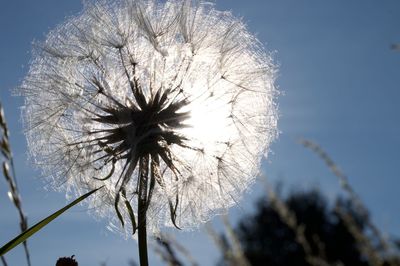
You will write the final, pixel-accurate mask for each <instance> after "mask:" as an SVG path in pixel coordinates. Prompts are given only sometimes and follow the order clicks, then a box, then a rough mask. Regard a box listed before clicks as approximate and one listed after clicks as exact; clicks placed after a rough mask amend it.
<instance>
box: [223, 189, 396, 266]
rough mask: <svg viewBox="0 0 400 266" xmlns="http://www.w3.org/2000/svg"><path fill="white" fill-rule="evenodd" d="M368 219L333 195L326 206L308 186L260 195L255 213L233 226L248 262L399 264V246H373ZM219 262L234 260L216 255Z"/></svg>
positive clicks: (285, 265)
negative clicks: (388, 248)
mask: <svg viewBox="0 0 400 266" xmlns="http://www.w3.org/2000/svg"><path fill="white" fill-rule="evenodd" d="M277 202H281V203H283V204H277ZM282 206H284V207H282ZM279 208H281V209H279ZM282 208H286V209H285V210H282ZM284 213H286V214H287V215H284ZM288 214H290V215H288ZM290 219H292V220H294V221H290ZM368 220H369V217H362V216H361V215H359V213H358V210H357V208H355V207H354V204H353V203H352V201H351V200H347V199H343V198H338V199H337V200H336V202H335V203H334V204H333V205H332V206H331V205H330V204H328V203H327V201H326V199H325V198H324V197H323V196H322V195H321V193H320V192H318V191H315V190H313V191H308V192H296V193H293V194H291V195H289V196H288V197H286V198H285V199H281V197H275V198H271V197H270V199H269V200H266V199H265V198H262V199H261V200H260V201H259V202H258V204H257V211H256V213H255V214H253V215H251V216H249V217H243V218H242V220H241V222H240V223H239V225H238V226H237V228H236V230H235V231H236V234H237V237H238V239H239V241H240V243H241V245H242V248H243V252H244V254H245V256H246V257H247V259H248V261H249V263H250V264H251V265H271V266H275V265H276V266H278V265H282V266H290V265H296V266H302V265H351V266H367V265H400V257H399V253H398V250H392V251H391V252H387V251H386V250H385V249H384V248H383V247H382V246H380V245H378V244H377V243H379V241H377V240H376V239H374V237H373V236H372V234H370V232H369V229H368V227H367V225H368V222H369V221H368ZM294 223H296V224H297V229H299V230H300V231H301V233H300V234H302V235H303V236H304V239H303V240H300V241H299V232H296V230H297V229H295V228H293V224H294ZM294 229H295V230H294ZM220 265H234V262H232V261H227V260H226V259H225V260H224V259H221V262H220Z"/></svg>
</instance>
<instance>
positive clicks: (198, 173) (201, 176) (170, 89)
mask: <svg viewBox="0 0 400 266" xmlns="http://www.w3.org/2000/svg"><path fill="white" fill-rule="evenodd" d="M275 76H276V68H275V66H274V64H273V60H272V59H271V57H270V55H269V54H267V53H266V52H265V51H264V50H263V48H262V46H261V45H260V44H259V42H258V41H257V40H256V39H255V37H254V36H252V35H251V34H250V33H249V32H248V31H247V29H246V27H245V25H244V24H243V23H242V22H241V21H240V20H239V19H237V18H235V17H234V16H232V14H231V13H229V12H221V11H217V10H215V9H214V7H213V5H212V4H210V3H207V2H202V1H190V0H168V1H165V2H164V3H157V2H155V1H138V0H137V1H135V0H124V1H123V0H117V1H100V2H94V1H93V2H90V1H89V2H87V3H86V6H85V8H84V10H83V11H82V12H81V14H79V15H78V16H76V17H74V18H70V19H69V20H67V21H66V22H65V23H63V24H61V25H60V26H58V27H57V28H56V29H55V30H53V31H51V32H50V33H49V34H48V36H47V39H46V40H45V41H44V42H43V43H41V44H39V48H38V49H36V50H35V54H34V58H33V60H32V62H31V64H30V70H29V73H28V74H27V76H26V77H25V79H24V81H23V84H22V85H21V87H20V88H19V91H20V93H21V94H22V95H24V96H25V108H24V121H25V126H26V129H27V139H28V146H29V150H30V154H31V155H32V158H33V160H34V161H35V163H36V164H37V165H39V166H40V168H41V169H42V170H43V175H44V176H45V177H46V180H48V182H49V184H50V185H51V186H52V187H53V188H55V189H58V190H65V191H66V192H67V195H70V196H75V195H77V194H82V193H83V192H85V191H87V190H89V189H94V188H97V187H99V186H102V185H105V188H104V189H102V190H100V191H98V192H97V193H96V194H95V195H93V196H92V197H91V198H90V199H89V203H88V204H89V207H90V208H91V209H92V210H93V212H95V213H96V214H98V215H99V216H101V217H108V218H109V219H110V223H111V224H110V226H109V227H108V228H113V229H114V230H115V229H116V228H119V229H121V226H119V222H118V218H116V215H115V208H117V209H118V207H119V210H120V214H121V216H122V217H123V220H126V221H128V220H129V215H130V214H129V211H128V210H127V208H125V207H126V206H125V205H124V202H129V204H130V205H131V206H132V209H133V212H134V213H133V214H134V215H137V207H138V206H137V205H138V203H137V198H138V197H140V196H138V186H139V176H140V167H139V166H138V165H139V164H140V162H141V160H142V159H143V158H148V161H147V164H146V168H147V169H150V170H151V172H152V173H153V175H151V176H150V175H149V180H148V183H149V188H148V190H146V194H147V197H148V198H149V199H150V198H151V201H149V205H148V209H147V220H148V226H149V229H150V230H151V231H153V232H157V231H158V230H159V229H160V228H162V227H164V226H172V225H173V224H175V225H179V227H181V228H183V229H189V228H193V227H195V226H197V225H199V224H200V223H202V222H206V221H208V220H209V219H210V217H212V216H213V215H214V214H216V213H221V212H223V211H224V210H226V209H227V208H229V207H230V206H232V205H233V204H235V203H237V202H238V201H239V200H240V197H241V195H242V194H243V192H244V191H245V190H246V189H248V188H249V186H250V185H251V183H252V182H253V181H254V179H255V177H256V175H257V173H258V171H259V167H260V161H261V158H262V156H263V155H264V154H266V153H267V152H268V147H269V145H270V143H271V142H272V141H273V140H274V139H275V137H276V135H277V129H276V128H277V110H276V109H277V108H276V104H275V102H274V101H275V96H276V94H277V92H276V90H275V86H274V80H275ZM146 182H147V181H146ZM152 182H153V185H152ZM171 217H172V219H171ZM130 226H131V227H132V225H130ZM130 226H129V224H127V225H126V227H125V230H128V231H129V230H131V229H132V228H130Z"/></svg>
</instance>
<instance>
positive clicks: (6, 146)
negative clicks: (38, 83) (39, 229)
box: [0, 103, 31, 266]
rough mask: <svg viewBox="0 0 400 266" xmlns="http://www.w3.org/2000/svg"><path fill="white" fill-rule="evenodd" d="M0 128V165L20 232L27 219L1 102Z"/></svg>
mask: <svg viewBox="0 0 400 266" xmlns="http://www.w3.org/2000/svg"><path fill="white" fill-rule="evenodd" d="M0 129H1V142H0V151H1V153H2V155H3V157H4V161H3V164H2V167H3V175H4V177H5V179H6V181H7V184H8V186H9V191H8V197H9V198H10V200H11V201H12V203H13V204H14V206H15V208H16V209H17V212H18V215H19V220H20V222H19V225H20V228H21V232H24V231H25V230H26V229H27V228H28V220H27V217H26V215H25V214H24V211H23V209H22V203H21V196H20V193H19V190H18V184H17V179H16V174H15V167H14V160H13V154H12V152H11V146H10V140H9V137H10V134H9V130H8V126H7V122H6V119H5V116H4V109H3V106H2V105H1V103H0ZM23 245H24V251H25V256H26V261H27V264H28V266H30V265H31V260H30V254H29V249H28V243H27V242H26V241H25V242H24V243H23ZM1 261H2V263H3V265H7V263H6V262H5V259H4V258H3V257H2V259H1Z"/></svg>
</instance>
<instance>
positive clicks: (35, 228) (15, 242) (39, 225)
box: [0, 187, 102, 256]
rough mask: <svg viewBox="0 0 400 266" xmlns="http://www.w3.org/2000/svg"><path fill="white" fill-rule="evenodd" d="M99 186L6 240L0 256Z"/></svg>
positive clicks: (0, 249) (0, 250)
mask: <svg viewBox="0 0 400 266" xmlns="http://www.w3.org/2000/svg"><path fill="white" fill-rule="evenodd" d="M101 188H102V187H99V188H96V189H94V190H92V191H90V192H88V193H86V194H85V195H82V196H80V197H79V198H77V199H76V200H74V201H73V202H71V203H70V204H68V205H67V206H65V207H64V208H62V209H60V210H58V211H57V212H55V213H53V214H52V215H50V216H49V217H47V218H45V219H44V220H42V221H40V222H38V223H37V224H35V225H34V226H32V227H30V228H29V229H28V230H26V231H25V232H23V233H22V234H20V235H18V236H17V237H16V238H14V239H13V240H11V241H10V242H8V243H7V244H5V245H4V246H2V247H1V248H0V256H2V255H4V254H6V253H7V252H8V251H10V250H11V249H13V248H15V247H16V246H18V245H19V244H21V243H22V242H24V241H25V240H27V239H28V238H29V237H31V236H32V235H33V234H35V233H37V232H38V231H39V230H40V229H42V228H43V227H44V226H46V225H47V224H48V223H50V222H51V221H53V220H54V219H55V218H57V217H58V216H60V215H61V214H62V213H63V212H65V211H66V210H68V209H69V208H71V207H73V206H75V205H76V204H78V203H79V202H81V201H82V200H84V199H86V198H87V197H89V196H90V195H92V194H93V193H95V192H96V191H97V190H99V189H101Z"/></svg>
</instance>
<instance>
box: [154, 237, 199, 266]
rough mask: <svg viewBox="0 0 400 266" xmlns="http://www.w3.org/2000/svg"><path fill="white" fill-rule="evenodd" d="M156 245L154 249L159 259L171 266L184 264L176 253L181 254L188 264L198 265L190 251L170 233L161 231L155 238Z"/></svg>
mask: <svg viewBox="0 0 400 266" xmlns="http://www.w3.org/2000/svg"><path fill="white" fill-rule="evenodd" d="M156 244H157V245H156V246H155V247H154V251H155V252H156V253H157V254H158V255H159V256H160V257H161V259H162V260H163V261H164V262H166V263H167V264H168V265H171V266H178V265H185V264H184V263H182V262H181V260H180V259H179V258H178V256H177V253H180V254H182V255H183V256H184V257H185V258H186V260H187V261H188V264H189V265H192V266H198V264H197V262H196V261H195V260H194V258H193V257H192V255H191V254H190V252H189V251H188V250H187V249H186V248H185V247H183V246H182V245H181V244H179V242H177V241H176V240H175V239H174V237H173V236H172V235H170V234H166V233H162V234H161V235H160V236H159V237H158V238H156Z"/></svg>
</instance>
